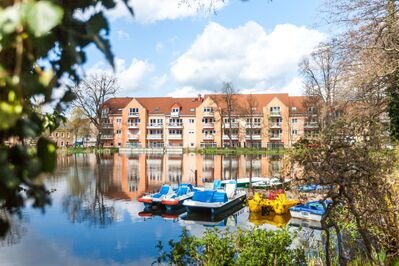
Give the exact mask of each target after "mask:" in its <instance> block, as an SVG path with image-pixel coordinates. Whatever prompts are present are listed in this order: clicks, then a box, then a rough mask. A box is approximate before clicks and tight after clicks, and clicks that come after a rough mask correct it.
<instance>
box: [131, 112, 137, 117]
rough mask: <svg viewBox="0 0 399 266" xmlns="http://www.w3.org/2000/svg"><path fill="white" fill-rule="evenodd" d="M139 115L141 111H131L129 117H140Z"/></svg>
mask: <svg viewBox="0 0 399 266" xmlns="http://www.w3.org/2000/svg"><path fill="white" fill-rule="evenodd" d="M138 116H139V113H136V112H134V113H129V117H138Z"/></svg>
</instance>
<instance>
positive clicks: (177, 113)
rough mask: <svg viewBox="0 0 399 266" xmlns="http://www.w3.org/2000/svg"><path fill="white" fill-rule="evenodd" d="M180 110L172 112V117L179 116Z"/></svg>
mask: <svg viewBox="0 0 399 266" xmlns="http://www.w3.org/2000/svg"><path fill="white" fill-rule="evenodd" d="M179 115H180V112H171V113H170V117H179Z"/></svg>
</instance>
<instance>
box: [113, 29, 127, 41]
mask: <svg viewBox="0 0 399 266" xmlns="http://www.w3.org/2000/svg"><path fill="white" fill-rule="evenodd" d="M116 34H117V35H118V39H120V40H123V39H127V40H128V39H130V34H129V33H127V32H126V31H124V30H118V31H117V32H116Z"/></svg>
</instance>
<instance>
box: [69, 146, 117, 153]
mask: <svg viewBox="0 0 399 266" xmlns="http://www.w3.org/2000/svg"><path fill="white" fill-rule="evenodd" d="M65 151H66V153H67V154H75V153H116V152H119V149H118V148H96V147H88V148H82V147H69V148H66V150H65Z"/></svg>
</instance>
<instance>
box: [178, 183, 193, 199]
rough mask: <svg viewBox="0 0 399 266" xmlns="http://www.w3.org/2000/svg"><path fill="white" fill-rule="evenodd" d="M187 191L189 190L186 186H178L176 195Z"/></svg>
mask: <svg viewBox="0 0 399 266" xmlns="http://www.w3.org/2000/svg"><path fill="white" fill-rule="evenodd" d="M188 192H190V190H189V188H188V187H186V186H184V187H179V188H178V189H177V192H176V196H178V197H180V196H183V195H186V194H187V193H188Z"/></svg>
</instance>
